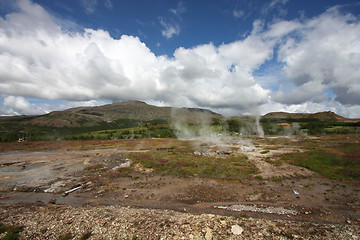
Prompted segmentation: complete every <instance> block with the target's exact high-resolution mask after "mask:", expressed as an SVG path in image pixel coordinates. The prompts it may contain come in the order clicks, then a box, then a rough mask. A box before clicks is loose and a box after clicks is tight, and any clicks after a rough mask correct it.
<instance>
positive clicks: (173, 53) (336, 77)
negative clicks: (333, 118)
mask: <svg viewBox="0 0 360 240" xmlns="http://www.w3.org/2000/svg"><path fill="white" fill-rule="evenodd" d="M127 100H139V101H144V102H146V103H148V104H153V105H157V106H173V107H198V108H206V109H210V110H213V111H215V112H217V113H220V114H223V115H225V116H239V115H249V114H251V115H259V114H260V115H263V114H266V113H268V112H274V111H285V112H304V113H314V112H321V111H333V112H335V113H337V114H340V115H342V116H345V117H349V118H360V2H359V1H358V0H354V1H351V0H348V1H346V0H316V1H313V0H311V1H310V0H301V1H300V0H252V1H248V0H180V1H179V0H134V1H128V0H54V1H49V0H0V115H33V114H45V113H49V112H51V111H55V110H64V109H67V108H71V107H77V106H97V105H103V104H109V103H113V102H121V101H127Z"/></svg>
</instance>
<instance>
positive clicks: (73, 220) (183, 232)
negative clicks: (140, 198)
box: [0, 204, 360, 240]
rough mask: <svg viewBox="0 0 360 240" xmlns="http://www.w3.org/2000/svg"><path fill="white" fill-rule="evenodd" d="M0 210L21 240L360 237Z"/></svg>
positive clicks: (118, 211)
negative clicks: (14, 226) (16, 226)
mask: <svg viewBox="0 0 360 240" xmlns="http://www.w3.org/2000/svg"><path fill="white" fill-rule="evenodd" d="M0 211H1V216H0V221H1V223H2V224H12V225H18V226H22V227H23V230H22V232H21V234H20V238H19V239H60V238H61V237H64V238H62V239H207V240H209V239H359V236H360V226H359V225H356V224H354V223H350V224H349V223H348V224H315V223H309V222H294V221H288V220H268V219H254V218H237V217H228V216H219V215H211V214H200V215H194V214H190V213H180V212H175V211H170V210H155V209H135V208H124V207H118V206H98V207H93V206H64V205H62V206H59V205H50V204H47V205H45V204H30V205H29V204H28V205H21V204H20V205H19V204H18V205H5V204H2V205H0ZM90 233H91V234H90ZM89 236H90V237H89ZM66 237H67V238H66Z"/></svg>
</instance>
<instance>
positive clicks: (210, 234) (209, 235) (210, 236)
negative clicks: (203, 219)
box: [205, 227, 213, 240]
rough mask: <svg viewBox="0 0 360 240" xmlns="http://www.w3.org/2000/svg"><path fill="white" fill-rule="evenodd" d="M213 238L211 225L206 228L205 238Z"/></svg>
mask: <svg viewBox="0 0 360 240" xmlns="http://www.w3.org/2000/svg"><path fill="white" fill-rule="evenodd" d="M212 238H213V236H212V231H211V229H210V228H209V227H207V228H206V233H205V239H206V240H211V239H212Z"/></svg>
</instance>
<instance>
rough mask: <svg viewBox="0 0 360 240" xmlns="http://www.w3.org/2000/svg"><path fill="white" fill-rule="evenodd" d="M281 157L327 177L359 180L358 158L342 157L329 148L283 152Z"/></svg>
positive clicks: (359, 165)
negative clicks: (331, 151) (301, 151)
mask: <svg viewBox="0 0 360 240" xmlns="http://www.w3.org/2000/svg"><path fill="white" fill-rule="evenodd" d="M282 159H283V160H285V161H287V162H289V163H290V164H293V165H296V166H300V167H305V168H308V169H310V170H312V171H314V172H316V173H318V174H320V175H322V176H325V177H328V178H333V179H356V180H360V161H359V158H349V157H343V156H340V155H339V154H334V153H330V152H329V150H327V151H325V150H312V151H308V152H303V153H288V154H284V155H282Z"/></svg>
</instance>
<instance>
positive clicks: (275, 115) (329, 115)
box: [262, 111, 360, 122]
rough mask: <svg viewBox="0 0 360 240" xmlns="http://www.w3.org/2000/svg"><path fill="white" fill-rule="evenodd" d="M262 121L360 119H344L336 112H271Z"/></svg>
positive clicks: (355, 120)
mask: <svg viewBox="0 0 360 240" xmlns="http://www.w3.org/2000/svg"><path fill="white" fill-rule="evenodd" d="M262 119H293V120H296V119H298V120H301V119H317V120H320V121H332V122H360V119H349V118H344V117H342V116H340V115H337V114H335V113H334V112H331V111H327V112H318V113H287V112H271V113H268V114H265V115H264V116H263V117H262Z"/></svg>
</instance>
